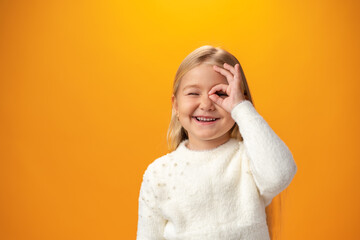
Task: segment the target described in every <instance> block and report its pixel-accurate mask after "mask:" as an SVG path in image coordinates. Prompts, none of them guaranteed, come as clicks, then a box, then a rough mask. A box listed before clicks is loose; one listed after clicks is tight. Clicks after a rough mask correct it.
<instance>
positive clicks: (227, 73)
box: [214, 65, 234, 83]
mask: <svg viewBox="0 0 360 240" xmlns="http://www.w3.org/2000/svg"><path fill="white" fill-rule="evenodd" d="M214 70H215V71H217V72H219V73H221V74H222V75H224V76H225V77H226V79H227V80H228V82H229V83H230V82H232V81H233V80H234V76H233V75H232V74H231V73H230V72H229V71H228V70H226V69H224V68H221V67H218V66H216V65H214Z"/></svg>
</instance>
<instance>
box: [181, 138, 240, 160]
mask: <svg viewBox="0 0 360 240" xmlns="http://www.w3.org/2000/svg"><path fill="white" fill-rule="evenodd" d="M188 142H189V139H185V140H183V141H182V142H181V143H180V144H179V146H178V148H177V149H176V151H177V152H182V153H185V154H191V155H198V156H200V155H213V154H216V153H218V152H222V151H226V150H229V149H233V148H234V147H235V146H236V145H237V144H238V142H239V141H238V140H237V139H235V138H230V139H229V140H228V141H226V142H225V143H222V144H220V145H219V146H217V147H215V148H211V149H205V150H194V149H189V148H188V147H187V146H186V144H187V143H188Z"/></svg>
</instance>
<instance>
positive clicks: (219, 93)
mask: <svg viewBox="0 0 360 240" xmlns="http://www.w3.org/2000/svg"><path fill="white" fill-rule="evenodd" d="M216 94H217V95H219V96H227V94H226V93H224V92H216Z"/></svg>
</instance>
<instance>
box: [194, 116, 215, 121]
mask: <svg viewBox="0 0 360 240" xmlns="http://www.w3.org/2000/svg"><path fill="white" fill-rule="evenodd" d="M196 119H197V120H200V121H204V122H209V121H215V120H216V118H202V117H200V118H199V117H196Z"/></svg>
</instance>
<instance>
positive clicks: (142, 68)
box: [0, 0, 360, 240]
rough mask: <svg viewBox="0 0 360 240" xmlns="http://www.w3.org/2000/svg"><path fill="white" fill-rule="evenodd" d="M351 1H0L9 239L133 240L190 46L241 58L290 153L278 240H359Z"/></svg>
mask: <svg viewBox="0 0 360 240" xmlns="http://www.w3.org/2000/svg"><path fill="white" fill-rule="evenodd" d="M359 10H360V7H359V3H357V1H348V0H347V1H331V0H330V1H329V0H326V1H325V0H315V1H313V0H312V1H310V0H305V1H254V0H252V1H229V0H206V1H205V0H199V1H193V0H192V1H188V0H181V1H178V0H175V1H165V0H154V1H135V2H132V1H130V3H129V2H128V1H109V0H107V1H100V0H93V1H60V0H59V1H45V0H43V1H40V0H39V1H35V0H34V1H24V0H23V1H21V0H19V1H5V0H3V1H0V239H4V240H7V239H11V240H13V239H14V240H15V239H21V240H25V239H26V240H31V239H34V240H35V239H36V240H39V239H135V236H136V227H137V226H136V225H137V217H138V215H137V211H138V194H139V189H140V184H141V181H142V174H143V172H144V170H145V169H146V167H147V166H148V164H149V163H151V162H152V161H153V160H154V159H156V158H157V157H159V156H161V155H163V154H165V153H167V148H166V131H167V127H168V124H169V120H170V114H171V101H170V97H171V87H172V81H173V79H174V76H175V72H176V70H177V68H178V66H179V64H180V63H181V61H182V60H183V58H184V57H185V56H186V55H187V54H189V53H190V52H191V51H193V50H194V49H195V48H197V47H199V46H201V45H205V44H210V45H214V46H221V47H223V48H225V49H226V50H228V51H230V52H231V53H233V54H234V55H235V56H236V57H237V58H238V59H239V61H240V62H241V64H242V67H243V69H244V72H245V75H246V77H247V80H248V84H249V87H250V90H251V93H252V96H253V99H254V103H255V105H256V108H257V110H258V112H259V113H260V114H261V115H262V116H263V117H264V119H265V120H266V121H267V122H268V123H269V125H270V126H271V127H272V128H273V129H274V131H275V132H276V133H277V134H278V135H279V136H280V138H282V139H283V140H284V141H285V143H286V144H287V145H288V147H289V148H290V150H291V151H292V153H293V156H294V158H295V161H296V163H297V165H298V172H297V174H296V176H295V178H294V180H293V182H292V183H291V184H290V186H289V188H288V189H287V194H286V198H285V202H284V203H283V204H284V205H283V206H282V207H283V212H284V214H283V226H282V235H281V236H282V237H283V239H293V240H296V239H359V238H360V233H359V231H358V226H359V220H358V219H359V217H360V207H359V202H360V192H359V186H358V184H359V180H360V174H359V169H360V168H359V165H360V163H359V160H360V158H359V155H360V154H359V153H360V150H359V146H358V145H359V140H358V139H359V135H360V131H359V87H360V86H359V85H360V84H359V77H360V74H359V73H360V72H359V71H360V70H359V69H360V68H359V57H360V54H359V53H360V51H359V42H360V37H359V33H360V31H359V20H360V17H359V15H358V12H359Z"/></svg>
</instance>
